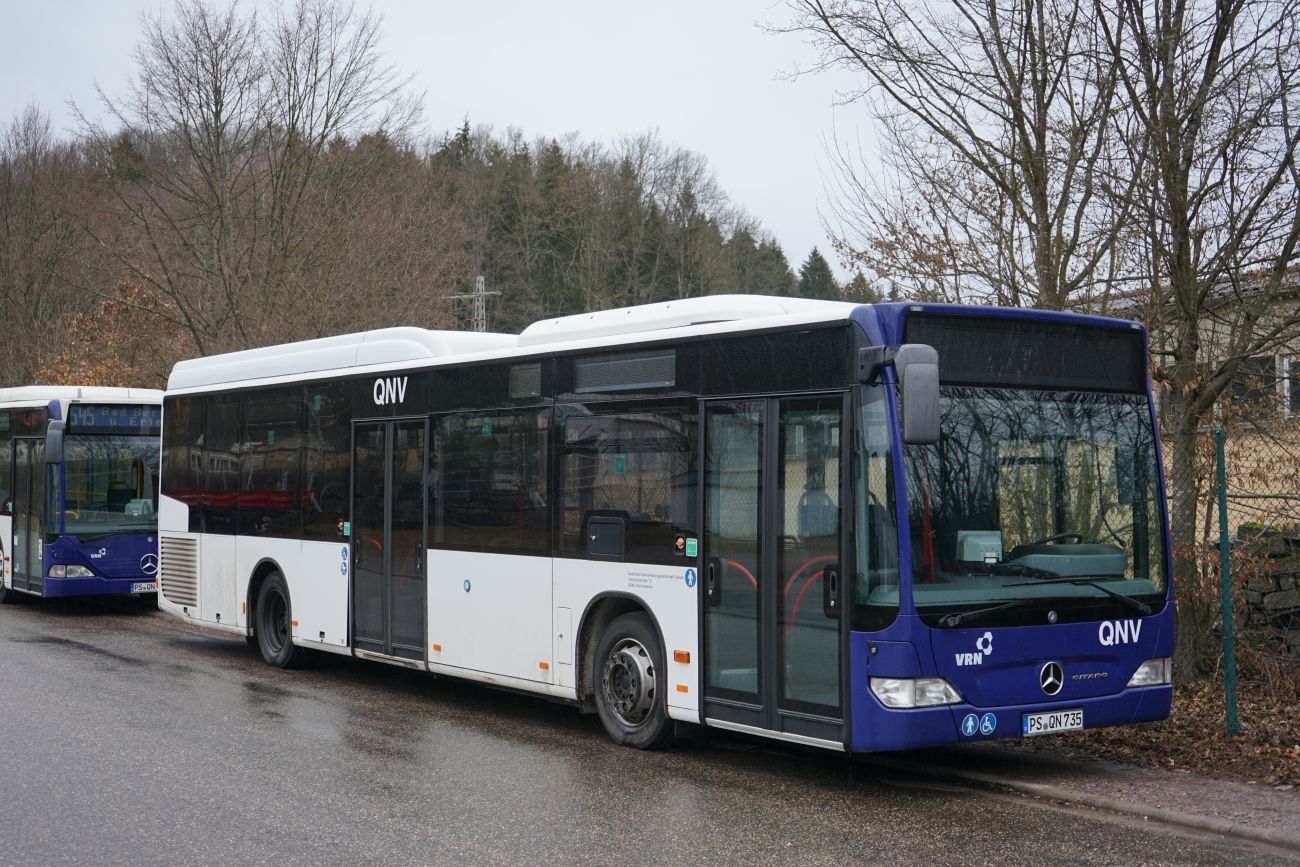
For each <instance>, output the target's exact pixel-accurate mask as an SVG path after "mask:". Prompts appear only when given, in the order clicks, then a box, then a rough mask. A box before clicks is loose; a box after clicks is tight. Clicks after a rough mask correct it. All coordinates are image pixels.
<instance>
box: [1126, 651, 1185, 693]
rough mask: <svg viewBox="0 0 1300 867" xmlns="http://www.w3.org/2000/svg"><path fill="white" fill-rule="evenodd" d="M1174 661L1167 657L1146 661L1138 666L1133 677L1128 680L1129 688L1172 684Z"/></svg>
mask: <svg viewBox="0 0 1300 867" xmlns="http://www.w3.org/2000/svg"><path fill="white" fill-rule="evenodd" d="M1173 681H1174V661H1173V660H1172V659H1170V658H1169V657H1168V656H1165V657H1161V658H1160V659H1148V660H1147V661H1146V662H1144V663H1142V664H1141V665H1139V666H1138V670H1137V671H1135V672H1133V676H1132V677H1130V678H1129V679H1128V685H1129V686H1159V685H1160V684H1162V683H1173Z"/></svg>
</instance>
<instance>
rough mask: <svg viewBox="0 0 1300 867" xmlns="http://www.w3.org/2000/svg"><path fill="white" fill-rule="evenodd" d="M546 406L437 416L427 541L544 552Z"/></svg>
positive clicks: (443, 545) (499, 550) (465, 547)
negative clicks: (429, 528) (430, 524)
mask: <svg viewBox="0 0 1300 867" xmlns="http://www.w3.org/2000/svg"><path fill="white" fill-rule="evenodd" d="M550 417H551V414H550V410H548V409H530V410H525V411H519V412H502V411H494V412H486V413H455V414H451V415H444V416H442V417H440V418H438V419H436V420H435V424H436V426H437V428H436V432H435V438H434V442H435V446H434V450H433V460H434V461H435V462H436V463H434V465H433V468H432V470H433V479H434V482H435V489H434V490H433V491H432V492H431V498H430V505H431V507H432V519H433V527H432V528H431V532H430V537H431V544H432V545H433V546H434V547H438V548H450V549H452V550H462V551H486V552H491V553H500V554H547V553H549V551H550V538H549V523H550V522H549V514H550V512H549V507H550V496H549V492H548V490H547V469H546V468H547V456H548V448H547V441H548V439H549V434H550Z"/></svg>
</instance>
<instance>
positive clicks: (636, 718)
mask: <svg viewBox="0 0 1300 867" xmlns="http://www.w3.org/2000/svg"><path fill="white" fill-rule="evenodd" d="M601 687H602V689H603V690H604V693H605V701H606V703H607V704H608V705H609V708H610V710H612V711H613V712H614V715H615V716H616V717H618V718H619V720H620V721H621V722H622V723H623V724H624V725H627V726H632V727H636V726H638V725H640V724H641V723H643V722H645V719H646V717H648V716H649V715H650V710H651V709H652V708H653V707H654V700H655V670H654V664H653V663H652V662H651V659H650V654H649V653H648V652H647V651H646V649H645V647H644V646H643V645H642V644H641V642H639V641H637V640H636V639H634V638H624V639H623V640H621V641H619V642H618V643H617V644H616V645H614V647H613V648H612V649H611V650H610V652H609V656H608V657H607V658H606V659H605V670H604V672H603V674H602V676H601Z"/></svg>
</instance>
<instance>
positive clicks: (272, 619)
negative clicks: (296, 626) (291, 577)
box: [253, 572, 306, 668]
mask: <svg viewBox="0 0 1300 867" xmlns="http://www.w3.org/2000/svg"><path fill="white" fill-rule="evenodd" d="M292 610H293V609H292V608H290V606H289V586H288V584H286V583H285V580H284V576H283V575H281V574H280V573H279V572H272V573H271V574H270V575H267V576H266V580H265V581H264V582H262V589H261V590H260V591H258V594H257V613H256V617H255V618H254V619H255V623H254V627H253V630H254V634H255V635H256V637H257V647H258V650H260V651H261V652H262V658H263V659H265V660H266V661H267V663H268V664H270V665H274V666H275V667H276V668H297V667H298V666H299V665H301V664H302V661H303V657H304V656H305V655H306V652H305V651H303V650H301V649H300V648H297V647H295V646H294V644H293V629H292V626H291V624H292V613H291V612H292Z"/></svg>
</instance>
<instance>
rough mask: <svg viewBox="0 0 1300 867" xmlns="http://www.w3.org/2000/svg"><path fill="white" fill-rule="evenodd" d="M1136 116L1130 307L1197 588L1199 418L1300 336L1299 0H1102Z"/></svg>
mask: <svg viewBox="0 0 1300 867" xmlns="http://www.w3.org/2000/svg"><path fill="white" fill-rule="evenodd" d="M1099 9H1100V11H1101V14H1100V15H1099V20H1100V22H1101V23H1102V25H1103V27H1104V28H1105V36H1106V43H1105V44H1106V45H1107V48H1108V53H1109V56H1110V57H1111V59H1112V60H1113V62H1114V64H1115V67H1116V69H1118V70H1119V71H1120V73H1121V81H1122V86H1123V88H1124V93H1125V95H1126V97H1127V100H1126V102H1127V110H1128V111H1129V112H1130V114H1131V118H1132V120H1131V122H1130V124H1129V125H1128V129H1129V130H1130V136H1129V138H1128V140H1127V146H1128V149H1129V151H1130V153H1132V154H1133V155H1134V157H1133V160H1132V162H1133V165H1134V166H1135V167H1140V168H1141V170H1140V171H1139V172H1137V173H1136V176H1137V177H1138V179H1139V181H1140V183H1139V184H1137V185H1135V186H1134V187H1133V198H1132V199H1131V200H1129V201H1127V202H1126V204H1131V205H1132V207H1133V209H1134V213H1135V215H1136V216H1137V218H1138V220H1137V224H1138V225H1139V226H1140V227H1141V235H1140V239H1141V240H1140V250H1141V253H1142V259H1141V260H1140V262H1139V263H1137V264H1138V267H1137V268H1136V269H1135V273H1136V276H1138V277H1140V278H1141V279H1140V282H1139V289H1138V290H1137V291H1136V292H1135V294H1134V298H1135V308H1136V310H1137V311H1139V312H1140V315H1141V316H1142V318H1143V319H1145V321H1146V322H1147V323H1148V324H1149V326H1150V327H1151V329H1152V332H1153V340H1152V343H1153V363H1152V373H1153V379H1154V380H1155V381H1156V382H1157V384H1158V385H1159V386H1160V387H1161V388H1162V390H1163V392H1164V400H1163V416H1164V427H1165V429H1166V436H1167V437H1168V438H1170V439H1172V456H1171V458H1172V459H1171V461H1170V465H1169V467H1168V470H1169V479H1170V490H1171V499H1170V512H1171V523H1172V525H1173V527H1174V529H1175V530H1176V531H1181V532H1180V536H1181V538H1178V539H1176V540H1175V541H1176V563H1175V567H1176V568H1175V571H1176V573H1177V575H1178V576H1179V578H1180V579H1181V580H1182V581H1183V582H1184V587H1185V589H1186V591H1187V596H1186V597H1185V602H1186V601H1187V600H1188V599H1191V600H1195V599H1196V598H1197V596H1198V595H1201V596H1204V595H1207V594H1205V593H1201V591H1202V590H1204V589H1205V587H1204V580H1205V576H1202V575H1200V574H1199V572H1198V570H1197V568H1196V563H1195V561H1194V559H1193V558H1192V556H1191V550H1190V549H1191V542H1192V541H1193V528H1195V527H1196V526H1197V519H1196V511H1197V496H1198V489H1197V484H1196V480H1197V473H1196V463H1197V461H1196V437H1195V434H1196V430H1197V428H1198V427H1199V426H1201V425H1203V424H1204V423H1205V422H1206V421H1207V420H1208V418H1209V415H1210V413H1211V412H1212V410H1213V408H1214V405H1215V403H1216V401H1219V400H1220V399H1221V398H1222V396H1223V394H1224V392H1225V391H1226V390H1227V389H1228V387H1229V386H1230V385H1231V383H1232V381H1233V378H1234V376H1235V375H1236V374H1237V371H1238V368H1239V367H1240V366H1241V363H1242V361H1243V360H1244V359H1246V358H1249V357H1251V356H1256V355H1261V354H1263V355H1270V356H1271V355H1272V354H1274V353H1275V352H1276V351H1277V350H1278V348H1279V347H1280V346H1282V345H1284V344H1286V343H1288V342H1290V341H1292V340H1295V339H1296V338H1297V337H1300V275H1297V273H1296V245H1297V242H1300V173H1298V171H1297V166H1296V148H1297V145H1298V144H1300V126H1298V125H1297V122H1298V120H1300V119H1297V117H1296V116H1295V113H1294V112H1295V109H1296V105H1295V103H1296V99H1297V97H1300V31H1298V30H1297V28H1298V27H1300V3H1297V2H1295V0H1215V2H1210V0H1160V2H1157V3H1144V2H1140V0H1115V2H1113V3H1110V4H1108V5H1107V4H1106V2H1105V0H1099ZM1180 612H1181V615H1182V621H1181V628H1180V630H1179V636H1180V645H1181V646H1180V651H1181V655H1182V656H1183V658H1184V659H1187V660H1189V661H1197V662H1199V661H1201V659H1202V658H1203V654H1201V653H1200V652H1199V651H1200V649H1201V648H1202V647H1203V646H1204V644H1205V643H1206V642H1207V639H1210V640H1212V636H1211V635H1210V626H1211V624H1212V623H1213V620H1214V612H1213V608H1212V606H1210V605H1200V606H1197V605H1196V604H1184V605H1183V607H1182V608H1181V609H1180Z"/></svg>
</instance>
